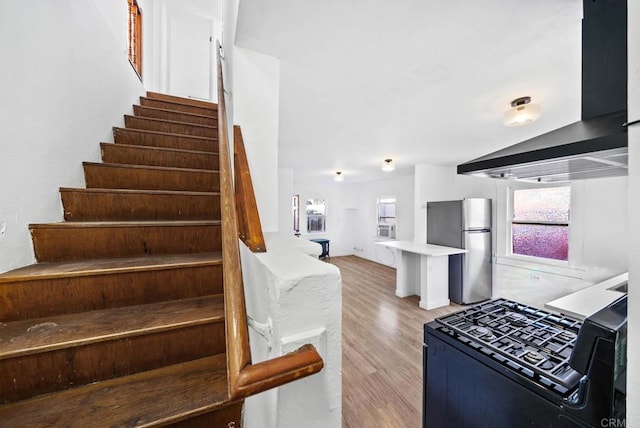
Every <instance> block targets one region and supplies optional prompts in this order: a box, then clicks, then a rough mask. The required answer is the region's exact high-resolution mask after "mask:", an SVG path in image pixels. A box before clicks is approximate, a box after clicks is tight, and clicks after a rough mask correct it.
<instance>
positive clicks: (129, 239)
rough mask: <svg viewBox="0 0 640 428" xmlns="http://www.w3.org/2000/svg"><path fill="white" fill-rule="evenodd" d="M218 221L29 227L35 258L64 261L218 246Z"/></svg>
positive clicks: (188, 251) (185, 251)
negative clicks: (122, 225)
mask: <svg viewBox="0 0 640 428" xmlns="http://www.w3.org/2000/svg"><path fill="white" fill-rule="evenodd" d="M220 233H221V232H220V226H219V225H202V226H141V227H137V226H136V227H134V226H131V227H101V226H95V227H82V228H58V227H52V228H46V227H40V228H37V229H32V230H31V237H32V239H33V247H34V251H35V255H36V260H38V261H39V262H64V261H76V260H94V259H107V258H118V257H138V256H145V255H154V254H191V253H202V252H213V251H220V250H221V236H220Z"/></svg>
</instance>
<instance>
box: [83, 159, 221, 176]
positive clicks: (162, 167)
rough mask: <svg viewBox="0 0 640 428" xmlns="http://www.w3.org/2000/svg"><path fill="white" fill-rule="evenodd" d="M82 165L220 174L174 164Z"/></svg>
mask: <svg viewBox="0 0 640 428" xmlns="http://www.w3.org/2000/svg"><path fill="white" fill-rule="evenodd" d="M82 165H88V166H99V167H106V168H129V169H153V170H157V171H176V172H201V173H207V174H218V173H219V171H217V170H212V169H194V168H176V167H174V166H155V165H135V164H134V165H132V164H128V163H107V162H82Z"/></svg>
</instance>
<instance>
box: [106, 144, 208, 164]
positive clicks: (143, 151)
mask: <svg viewBox="0 0 640 428" xmlns="http://www.w3.org/2000/svg"><path fill="white" fill-rule="evenodd" d="M101 148H102V160H103V161H104V162H108V163H123V164H128V165H151V166H168V167H173V168H193V169H209V170H217V169H218V156H217V155H216V154H213V153H211V154H209V153H189V152H175V151H168V150H153V149H147V148H142V147H135V146H127V145H123V144H102V145H101Z"/></svg>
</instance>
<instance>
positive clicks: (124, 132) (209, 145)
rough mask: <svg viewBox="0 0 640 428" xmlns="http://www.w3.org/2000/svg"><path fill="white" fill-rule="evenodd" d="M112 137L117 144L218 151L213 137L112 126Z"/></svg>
mask: <svg viewBox="0 0 640 428" xmlns="http://www.w3.org/2000/svg"><path fill="white" fill-rule="evenodd" d="M113 138H114V140H115V142H116V143H117V144H133V145H136V146H150V147H165V148H168V149H180V150H197V151H200V152H212V153H217V152H218V142H217V141H216V140H215V139H200V138H190V137H181V136H177V135H161V134H149V133H146V132H139V131H136V130H133V129H124V128H113Z"/></svg>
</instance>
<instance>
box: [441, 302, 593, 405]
mask: <svg viewBox="0 0 640 428" xmlns="http://www.w3.org/2000/svg"><path fill="white" fill-rule="evenodd" d="M436 322H437V323H438V324H440V326H441V328H439V330H441V331H443V332H444V333H447V334H448V335H449V336H451V337H453V338H455V339H456V340H458V341H461V342H464V343H466V344H471V345H473V344H475V345H480V346H472V347H473V348H476V349H477V350H479V351H481V352H483V353H484V354H486V355H488V356H490V357H491V358H492V359H494V360H497V361H499V362H500V363H502V364H504V365H507V366H511V367H512V368H513V369H517V370H518V371H519V372H520V373H523V374H525V375H526V376H527V377H530V378H531V379H533V380H534V381H536V382H537V383H540V384H542V385H544V386H545V387H547V388H553V389H556V390H558V391H559V392H563V393H566V392H568V391H570V390H571V389H573V388H574V387H575V386H576V385H577V384H578V382H579V380H580V378H581V376H582V375H581V374H580V373H578V372H577V371H575V370H574V369H572V368H571V367H570V366H569V359H570V357H571V352H572V351H573V348H574V345H575V340H576V337H577V335H578V330H579V329H580V326H581V325H582V323H581V322H580V321H578V320H576V319H574V318H570V317H566V316H561V315H555V314H552V313H550V312H546V311H543V310H540V309H537V308H534V307H531V306H527V305H523V304H521V303H517V302H513V301H510V300H506V299H497V300H492V301H488V302H485V303H481V304H479V305H475V306H473V307H470V308H468V309H465V310H462V311H460V312H456V313H454V314H451V315H447V316H445V317H441V318H437V319H436Z"/></svg>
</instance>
